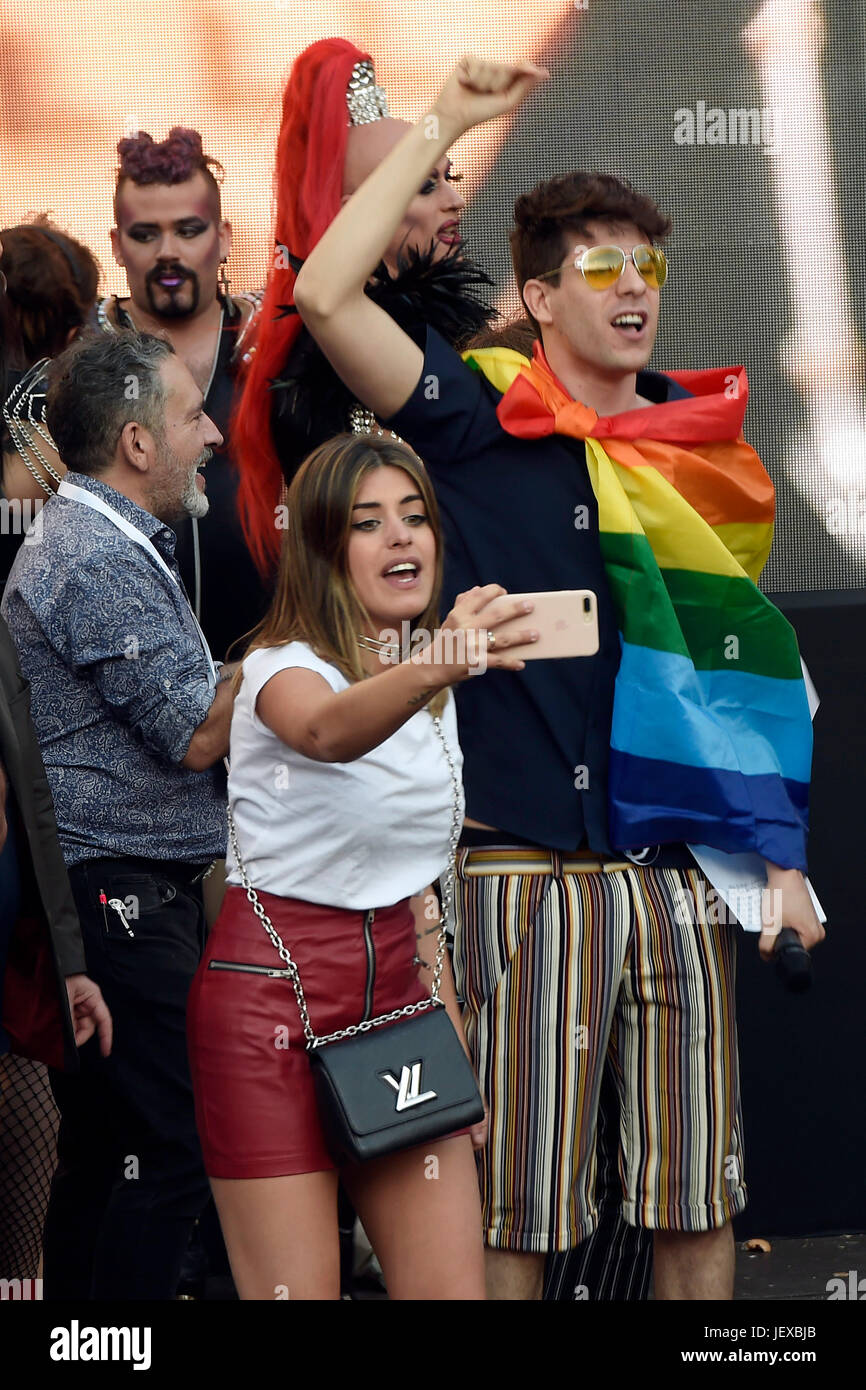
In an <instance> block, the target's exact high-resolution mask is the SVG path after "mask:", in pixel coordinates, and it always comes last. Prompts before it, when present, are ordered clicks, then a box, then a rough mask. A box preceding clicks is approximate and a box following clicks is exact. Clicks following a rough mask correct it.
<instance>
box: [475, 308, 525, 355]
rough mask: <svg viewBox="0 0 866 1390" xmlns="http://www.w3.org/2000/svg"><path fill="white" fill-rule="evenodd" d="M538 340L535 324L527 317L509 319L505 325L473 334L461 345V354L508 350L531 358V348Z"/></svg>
mask: <svg viewBox="0 0 866 1390" xmlns="http://www.w3.org/2000/svg"><path fill="white" fill-rule="evenodd" d="M537 339H538V333H537V332H536V329H535V324H534V323H533V321H532V319H531V318H530V317H529V315H528V314H527V315H525V316H524V317H523V318H519V319H509V320H508V322H507V323H503V324H500V325H498V326H496V325H494V326H493V327H492V328H482V330H481V332H480V333H476V334H474V336H473V337H471V338H470V339H469V341H468V342H466V343H464V344H463V348H462V350H463V352H469V351H471V350H472V349H473V348H493V347H503V348H510V349H511V351H512V352H520V353H522V354H523V356H524V357H531V356H532V348H533V345H534V343H535V342H536V341H537Z"/></svg>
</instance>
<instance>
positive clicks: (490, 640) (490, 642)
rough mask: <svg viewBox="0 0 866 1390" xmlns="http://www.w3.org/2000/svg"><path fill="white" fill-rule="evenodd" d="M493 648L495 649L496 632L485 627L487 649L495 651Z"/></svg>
mask: <svg viewBox="0 0 866 1390" xmlns="http://www.w3.org/2000/svg"><path fill="white" fill-rule="evenodd" d="M495 649H496V633H495V632H491V631H490V628H488V629H487V650H488V651H489V652H492V651H495Z"/></svg>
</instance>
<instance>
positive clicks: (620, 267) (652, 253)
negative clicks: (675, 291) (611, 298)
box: [535, 243, 668, 290]
mask: <svg viewBox="0 0 866 1390" xmlns="http://www.w3.org/2000/svg"><path fill="white" fill-rule="evenodd" d="M579 252H580V247H578V248H577V249H576V250H575V253H574V261H573V265H574V268H575V270H579V271H580V273H581V275H582V276H583V278H584V280H585V281H586V283H587V284H588V285H589V287H590V289H591V290H607V289H610V286H611V285H615V284H616V282H617V280H618V279H619V277H620V276H621V275H622V273H623V272H624V270H625V268H626V266H627V264H628V262H629V261H632V262H633V263H634V268H635V270H636V271H637V273H638V275H640V277H641V279H642V280H645V281H646V283H647V284H648V285H649V287H650V289H651V290H660V289H661V287H662V285H663V284H664V283H665V281H666V280H667V278H668V259H667V256H666V255H665V253H664V251H662V250H661V248H660V247H658V246H647V245H646V244H644V243H642V244H641V245H640V246H635V247H634V249H633V250H631V251H624V250H623V249H622V247H621V246H590V247H589V248H588V249H587V250H585V251H584V252H583V254H582V255H580V254H579ZM565 268H566V267H565V266H558V267H557V269H556V270H546V271H545V272H544V274H543V275H536V277H535V278H536V280H546V279H548V277H549V276H551V275H558V274H559V273H560V271H561V270H564V269H565Z"/></svg>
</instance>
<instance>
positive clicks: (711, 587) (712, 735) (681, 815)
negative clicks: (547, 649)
mask: <svg viewBox="0 0 866 1390" xmlns="http://www.w3.org/2000/svg"><path fill="white" fill-rule="evenodd" d="M464 359H465V360H466V361H467V362H468V363H469V365H470V366H471V367H473V368H474V369H475V370H477V371H481V372H483V373H484V375H485V376H486V377H487V378H488V379H489V380H490V381H491V383H492V384H493V385H494V386H495V387H496V389H497V390H499V391H501V392H502V393H503V396H502V400H501V401H500V402H499V406H498V410H497V414H498V417H499V422H500V424H501V425H502V428H503V429H504V430H506V431H507V432H508V433H509V434H513V435H517V436H518V437H520V438H523V439H539V438H542V437H544V436H546V435H549V434H553V433H557V434H565V435H570V436H572V437H573V438H576V439H582V440H584V441H585V449H586V464H587V468H588V470H589V476H590V480H591V482H592V487H593V490H594V493H595V497H596V500H597V503H598V517H599V530H600V536H601V549H602V555H603V558H604V563H605V567H606V571H607V577H608V581H609V583H610V588H611V593H612V595H613V601H614V604H615V609H616V614H617V621H618V625H619V630H620V637H621V643H622V656H621V661H620V667H619V673H618V676H617V679H616V686H615V690H614V705H613V726H612V733H611V756H610V771H609V802H610V838H611V844H612V846H613V847H614V848H616V849H620V850H625V849H629V850H637V849H642V848H643V847H645V846H647V845H654V844H665V843H672V842H679V841H685V842H686V843H693V844H700V845H709V846H711V847H713V848H714V849H718V850H722V851H725V852H727V853H732V854H733V853H741V852H744V851H752V852H757V853H758V854H760V855H762V856H763V857H764V858H765V859H768V860H770V861H771V862H773V863H775V864H779V865H781V866H782V867H784V868H797V869H802V870H804V871H805V868H806V832H807V826H808V786H809V775H810V764H811V752H812V728H811V721H810V718H809V706H808V698H807V694H806V689H805V684H804V681H803V677H802V669H801V666H800V656H799V650H798V647H797V639H796V636H795V634H794V631H793V628H792V627H791V625H790V624H789V623H788V621H787V620H786V619H785V618H784V617H783V615H782V614H781V613H780V612H779V610H778V609H777V608H775V607H774V606H773V604H772V603H770V601H769V599H767V598H766V596H765V595H764V594H763V593H761V591H760V589H759V588H758V586H757V579H758V577H759V575H760V573H761V570H762V569H763V566H764V563H765V561H766V558H767V555H768V554H769V550H770V544H771V541H772V535H773V516H774V507H775V499H774V491H773V484H772V482H771V480H770V478H769V476H768V474H767V472H766V471H765V469H764V467H763V465H762V463H761V461H760V459H759V458H758V456H757V454H756V453H755V452H754V450H753V449H752V448H750V446H749V445H748V444H746V443H745V441H744V440H743V437H742V424H743V417H744V415H745V410H746V404H747V401H748V383H747V380H746V374H745V371H744V370H743V369H742V368H740V367H736V368H727V369H719V370H712V371H700V372H671V373H668V375H670V376H671V377H673V379H674V380H675V381H677V382H679V383H680V384H681V385H682V386H683V387H684V388H685V389H686V390H687V391H689V392H690V393H691V395H690V396H689V397H687V398H685V399H682V400H676V401H670V402H666V403H664V404H661V405H653V406H648V407H646V408H642V409H636V410H630V411H626V412H624V413H623V414H621V415H616V416H606V417H599V416H598V415H597V414H596V413H595V411H594V410H591V409H589V408H588V407H587V406H585V405H582V404H581V403H580V402H579V401H575V400H572V399H571V397H570V396H569V395H568V393H567V391H566V390H565V387H564V386H563V385H562V384H561V382H559V381H558V380H557V378H556V377H555V376H554V375H553V373H552V372H551V370H550V367H549V366H548V364H547V361H546V359H545V357H544V353H543V351H542V350H541V345H540V343H537V344H536V346H535V351H534V355H533V359H532V362H531V363H530V362H529V361H528V360H527V359H526V358H525V357H522V356H521V355H520V354H519V353H516V352H512V351H511V350H509V349H502V348H488V349H480V350H475V351H471V352H468V353H465V354H464Z"/></svg>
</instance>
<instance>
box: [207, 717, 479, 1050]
mask: <svg viewBox="0 0 866 1390" xmlns="http://www.w3.org/2000/svg"><path fill="white" fill-rule="evenodd" d="M431 717H432V719H433V725H434V727H435V729H436V732H437V734H438V735H439V738H440V739H441V741H442V747H443V749H444V750H445V757H446V759H447V762H448V771H449V774H450V777H451V794H452V810H451V835H450V838H449V842H448V845H449V862H448V869H447V872H446V875H445V879H444V882H443V885H442V916H441V918H440V926H439V937H438V942H437V946H436V957H435V961H434V966H433V984H432V986H431V989H430V997H429V999H419V1000H418V1002H417V1004H406V1005H405V1006H404V1007H403V1008H402V1009H393V1010H392V1012H391V1013H389V1014H380V1015H379V1016H378V1018H370V1019H364V1020H363V1021H362V1022H361V1023H353V1024H351V1025H350V1026H349V1027H348V1028H341V1029H340V1030H339V1031H338V1032H336V1033H328V1034H327V1035H326V1036H324V1037H321V1038H320V1037H317V1036H316V1034H315V1032H314V1031H313V1025H312V1023H311V1022H310V1015H309V1011H308V1009H307V1001H306V998H305V997H304V989H303V986H302V984H301V977H300V975H299V974H298V967H297V966H296V965H295V962H294V961H293V960H292V957H291V955H290V954H289V951H288V948H287V947H286V945H285V943H284V942H283V940H282V938H281V936H280V935H279V933H278V931H277V930H276V928H275V927H274V924H273V922H272V921H271V919H270V917H269V916H268V914H267V913H266V912H265V909H264V908H263V906H262V904H261V902H260V900H259V896H258V894H257V893H256V890H255V888H254V887H253V885H252V884H251V883H250V880H249V876H248V874H247V871H246V868H245V867H244V862H243V860H242V859H241V852H240V847H239V846H238V838H237V831H236V829H235V821H234V816H233V815H232V808H231V806H229V807H228V830H229V843H230V844H231V847H232V854H233V855H234V858H235V863H236V864H237V867H238V873H239V874H240V879H241V883H242V884H243V886H244V888H245V890H246V895H247V901H248V902H249V903H250V905H251V907H252V909H253V912H254V913H255V914H256V916H257V917H258V919H259V921H260V922H261V924H262V926H263V927H264V929H265V931H266V932H267V934H268V936H269V938H270V940H271V944H272V945H273V946H274V947H275V949H276V951H277V953H278V954H279V957H280V960H282V961H284V962H285V967H286V968H285V970H269V971H268V975H269V976H271V977H272V978H274V979H287V980H291V982H292V986H293V988H294V991H295V998H296V999H297V1001H298V1010H299V1012H300V1015H301V1023H302V1024H303V1028H304V1037H305V1038H306V1040H307V1049H308V1050H309V1049H310V1048H315V1047H321V1046H323V1044H325V1043H331V1042H339V1040H340V1039H341V1038H353V1037H354V1036H355V1034H356V1033H366V1032H368V1031H369V1030H370V1029H371V1028H378V1027H379V1026H380V1025H381V1024H383V1023H393V1022H395V1021H396V1020H397V1019H398V1018H410V1017H411V1016H412V1014H416V1013H420V1012H421V1010H422V1009H429V1008H431V1007H433V1006H434V1005H439V1003H440V1000H439V986H440V984H441V981H442V970H443V968H444V963H445V947H446V942H447V937H446V927H447V925H448V920H449V917H450V915H451V909H452V906H453V903H454V881H455V860H456V855H457V842H458V840H459V839H460V823H461V820H462V815H461V805H460V803H461V797H460V783H459V781H458V779H457V769H456V768H455V766H454V759H453V757H452V755H451V749H450V748H449V747H448V740H447V739H446V737H445V731H444V729H443V728H442V721H441V719H440V718H439V716H438V715H435V714H434V715H433V716H431ZM443 1007H444V1006H443Z"/></svg>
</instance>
